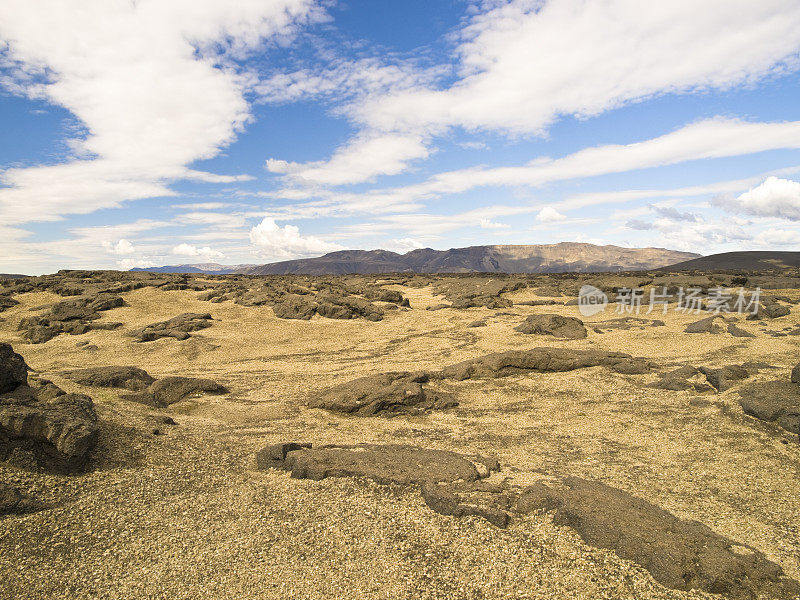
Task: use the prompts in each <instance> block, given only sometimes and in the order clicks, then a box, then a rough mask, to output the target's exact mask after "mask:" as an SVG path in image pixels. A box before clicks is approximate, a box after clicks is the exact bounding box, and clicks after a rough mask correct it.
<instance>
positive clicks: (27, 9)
mask: <svg viewBox="0 0 800 600" xmlns="http://www.w3.org/2000/svg"><path fill="white" fill-rule="evenodd" d="M799 67H800V4H798V3H797V2H796V0H761V1H759V2H757V3H754V2H752V1H750V0H707V1H706V2H703V3H700V6H698V3H696V2H690V1H688V0H675V1H673V2H669V3H658V4H656V3H649V2H639V1H636V0H606V1H604V2H590V1H587V0H485V1H469V0H445V1H441V2H422V1H416V0H408V1H405V2H367V1H363V2H355V1H348V2H335V1H333V0H324V1H321V2H320V1H317V0H271V1H269V2H267V1H265V0H238V1H236V2H220V1H217V0H214V1H212V0H139V1H137V2H135V3H133V2H129V1H127V0H126V1H121V0H120V1H117V0H74V1H71V2H70V1H64V0H40V1H38V2H35V3H31V2H27V1H25V0H6V1H5V2H3V3H2V5H0V121H1V122H2V125H3V127H2V136H3V143H2V144H0V272H25V273H44V272H52V271H54V270H56V269H59V268H120V269H126V268H130V267H134V266H155V265H162V264H183V263H201V262H220V263H223V264H240V263H259V262H271V261H275V260H284V259H289V258H296V257H304V256H315V255H320V254H323V253H325V252H328V251H332V250H336V249H344V248H365V249H372V248H385V249H390V250H395V251H399V252H405V251H408V250H411V249H414V248H420V247H433V248H440V249H445V248H451V247H459V246H467V245H476V244H504V243H510V244H538V243H554V242H559V241H585V242H592V243H598V244H616V245H620V246H635V247H643V246H657V247H667V248H673V249H680V250H688V251H694V252H699V253H702V254H709V253H713V252H722V251H729V250H750V249H752V250H769V249H774V250H799V249H800V183H799V182H800V108H798V107H800V81H799V80H798V68H799Z"/></svg>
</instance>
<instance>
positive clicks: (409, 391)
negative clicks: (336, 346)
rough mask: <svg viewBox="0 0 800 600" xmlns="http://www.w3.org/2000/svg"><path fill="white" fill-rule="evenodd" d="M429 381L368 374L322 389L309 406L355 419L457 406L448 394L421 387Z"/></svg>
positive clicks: (417, 376) (415, 376)
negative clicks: (354, 416)
mask: <svg viewBox="0 0 800 600" xmlns="http://www.w3.org/2000/svg"><path fill="white" fill-rule="evenodd" d="M428 379H429V378H428V376H427V375H426V374H419V373H417V374H414V373H407V372H394V373H381V374H379V375H368V376H366V377H360V378H358V379H354V380H353V381H349V382H347V383H343V384H340V385H337V386H334V387H332V388H329V389H327V390H324V391H322V392H320V393H319V394H318V395H317V396H316V397H315V398H313V399H312V400H310V401H309V403H308V405H309V407H310V408H324V409H326V410H329V411H332V412H338V413H344V414H351V415H357V416H372V415H387V414H398V413H404V414H419V413H421V412H425V411H430V410H441V409H445V408H451V407H453V406H457V404H458V403H457V402H455V400H453V398H452V397H451V396H450V395H449V394H446V393H443V392H437V391H433V390H431V389H430V387H429V386H425V387H423V384H427V383H428Z"/></svg>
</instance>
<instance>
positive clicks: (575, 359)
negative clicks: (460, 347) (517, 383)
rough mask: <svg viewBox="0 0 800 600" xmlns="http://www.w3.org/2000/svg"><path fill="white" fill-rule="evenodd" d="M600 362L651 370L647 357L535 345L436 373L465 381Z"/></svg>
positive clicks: (624, 368) (613, 366) (620, 369)
mask: <svg viewBox="0 0 800 600" xmlns="http://www.w3.org/2000/svg"><path fill="white" fill-rule="evenodd" d="M599 366H603V367H607V368H609V369H611V370H612V371H615V372H617V373H624V374H640V373H648V372H649V371H650V370H651V365H650V363H649V362H648V361H646V360H644V359H642V358H634V357H632V356H631V355H630V354H624V353H622V352H606V351H603V350H577V349H571V348H533V349H531V350H511V351H509V352H497V353H494V354H487V355H485V356H481V357H479V358H473V359H472V360H466V361H464V362H460V363H456V364H454V365H450V366H448V367H445V368H444V369H442V370H441V371H440V372H439V373H437V374H436V376H437V377H441V378H446V379H455V380H458V381H462V380H464V379H484V378H494V377H505V376H508V375H516V374H520V373H527V372H531V371H535V372H539V373H560V372H565V371H573V370H575V369H583V368H587V367H599Z"/></svg>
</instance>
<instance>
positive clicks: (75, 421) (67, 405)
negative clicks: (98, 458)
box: [0, 344, 99, 471]
mask: <svg viewBox="0 0 800 600" xmlns="http://www.w3.org/2000/svg"><path fill="white" fill-rule="evenodd" d="M20 362H21V365H20ZM23 368H24V371H23ZM27 370H28V367H27V365H25V362H24V360H22V357H21V356H20V355H18V354H16V353H14V352H13V350H12V349H11V347H10V346H9V345H8V344H0V373H3V374H4V375H3V376H2V379H3V381H4V382H5V385H4V390H5V391H4V393H2V394H0V460H10V461H12V462H14V463H15V464H17V465H18V466H26V467H30V468H46V469H55V470H66V471H69V470H75V469H79V468H81V467H83V466H84V465H85V463H86V460H87V456H88V452H89V450H91V449H92V448H93V447H94V445H95V443H96V442H97V436H98V431H99V430H98V427H97V415H96V414H95V412H94V406H93V404H92V399H91V398H89V397H88V396H84V395H82V394H67V393H65V392H64V391H63V390H61V389H59V388H58V387H56V386H55V385H53V384H52V383H51V382H49V381H46V380H34V381H31V384H32V385H29V382H28V378H27ZM23 372H24V374H25V377H22V378H21V377H20V375H21V374H22V373H23Z"/></svg>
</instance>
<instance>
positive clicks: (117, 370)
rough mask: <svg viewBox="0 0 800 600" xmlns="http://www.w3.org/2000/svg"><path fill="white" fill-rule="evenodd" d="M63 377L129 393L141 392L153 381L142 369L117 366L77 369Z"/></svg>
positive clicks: (82, 383)
mask: <svg viewBox="0 0 800 600" xmlns="http://www.w3.org/2000/svg"><path fill="white" fill-rule="evenodd" d="M64 377H66V378H67V379H70V380H72V381H74V382H76V383H79V384H81V385H87V386H95V387H113V388H123V389H126V390H131V391H139V390H143V389H145V388H146V387H147V386H149V385H150V384H152V383H153V382H154V381H155V379H154V378H153V377H151V376H150V375H149V374H148V373H147V371H145V370H144V369H139V368H137V367H117V366H110V367H88V368H86V369H78V370H75V371H69V372H67V373H65V374H64Z"/></svg>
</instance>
